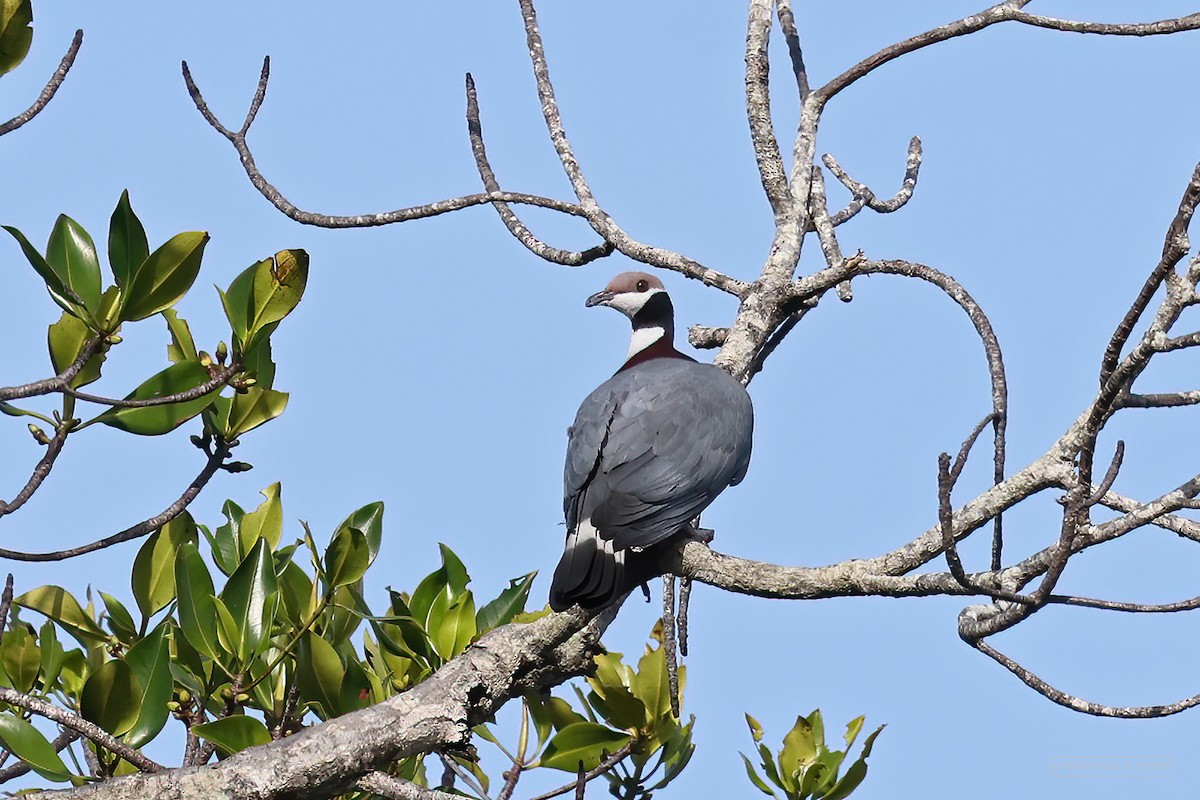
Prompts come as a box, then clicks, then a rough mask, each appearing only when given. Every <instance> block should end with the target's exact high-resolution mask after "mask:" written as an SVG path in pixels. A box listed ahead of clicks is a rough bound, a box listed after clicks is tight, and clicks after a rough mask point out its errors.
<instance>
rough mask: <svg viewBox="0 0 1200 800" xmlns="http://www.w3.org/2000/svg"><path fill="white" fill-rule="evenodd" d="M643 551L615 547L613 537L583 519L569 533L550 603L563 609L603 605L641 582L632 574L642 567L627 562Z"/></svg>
mask: <svg viewBox="0 0 1200 800" xmlns="http://www.w3.org/2000/svg"><path fill="white" fill-rule="evenodd" d="M640 555H641V554H640V553H633V552H630V551H627V550H614V549H613V543H612V540H611V539H605V538H604V537H602V536H601V535H600V532H599V531H597V530H596V529H595V528H594V527H592V524H591V522H590V521H589V520H584V521H582V522H580V524H579V526H578V527H577V528H576V529H575V530H574V531H572V532H571V533H570V534H569V535H568V536H567V546H566V549H565V550H564V551H563V556H562V560H561V561H559V562H558V567H557V568H556V569H555V570H554V579H553V581H551V584H550V607H551V608H552V609H554V610H555V611H563V610H565V609H568V608H570V607H571V606H573V605H575V604H576V603H578V604H579V605H581V606H583V607H584V608H586V609H588V610H592V609H597V608H603V607H604V606H606V605H608V604H609V603H611V602H613V601H614V600H616V599H617V598H618V597H620V596H621V595H623V594H625V593H626V592H628V591H629V590H630V589H632V588H633V587H634V586H636V585H637V584H638V583H641V580H636V579H635V575H633V574H631V572H632V573H640V572H641V570H637V569H635V570H632V571H631V570H629V569H628V568H627V566H626V561H627V560H628V559H630V558H631V557H632V558H634V560H638V559H637V556H640ZM643 580H644V579H643Z"/></svg>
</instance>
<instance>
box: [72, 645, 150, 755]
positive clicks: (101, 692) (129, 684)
mask: <svg viewBox="0 0 1200 800" xmlns="http://www.w3.org/2000/svg"><path fill="white" fill-rule="evenodd" d="M141 697H142V687H141V686H140V685H139V684H138V680H137V678H136V677H134V674H133V670H132V669H130V668H129V665H128V664H127V663H125V662H124V661H120V660H113V661H105V662H104V663H103V664H101V665H100V668H99V669H97V670H96V671H95V672H93V673H92V675H91V677H90V678H88V679H87V683H85V684H84V685H83V693H82V694H81V695H80V698H79V713H80V714H82V715H83V718H84V719H86V720H87V721H89V722H94V723H96V724H97V725H99V726H100V727H101V728H104V730H106V731H108V732H109V733H111V734H113V735H114V736H120V735H121V734H122V733H125V732H126V731H128V730H129V729H130V728H132V727H133V724H134V723H135V722H137V718H138V714H139V713H140V712H141V702H140V699H141Z"/></svg>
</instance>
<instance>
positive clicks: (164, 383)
mask: <svg viewBox="0 0 1200 800" xmlns="http://www.w3.org/2000/svg"><path fill="white" fill-rule="evenodd" d="M209 378H210V376H209V374H208V370H207V369H205V368H204V366H203V365H201V363H200V362H199V361H181V362H179V363H178V364H172V365H171V366H169V367H167V368H166V369H164V370H163V371H162V372H160V373H158V374H157V375H155V376H154V377H152V378H150V379H149V380H148V381H146V382H145V383H143V384H142V385H141V386H139V387H137V388H136V389H134V390H133V392H131V393H130V394H129V395H128V396H126V398H125V399H126V400H148V399H150V398H154V397H166V396H168V395H174V394H179V393H181V392H186V391H187V390H189V389H194V388H196V387H197V386H200V385H201V384H203V383H205V382H206V381H208V380H209ZM217 388H219V387H217ZM215 391H217V389H213V390H211V391H209V392H208V393H207V394H204V395H202V396H200V397H198V398H195V399H194V400H185V401H183V402H179V403H166V404H163V405H158V406H144V407H140V408H117V407H114V408H110V409H109V410H108V411H105V412H104V413H103V414H101V415H100V416H99V417H97V418H96V421H97V422H101V423H104V424H105V425H109V426H111V427H113V428H118V429H120V430H123V431H127V432H129V433H136V434H138V435H140V436H159V435H161V434H164V433H168V432H170V431H173V430H175V429H176V428H177V427H179V426H180V425H182V424H183V423H185V422H187V421H188V420H189V419H191V418H192V417H194V416H196V415H197V414H199V413H200V412H201V411H203V410H204V408H205V407H206V406H208V405H209V404H210V403H211V402H212V400H213V395H214V392H215Z"/></svg>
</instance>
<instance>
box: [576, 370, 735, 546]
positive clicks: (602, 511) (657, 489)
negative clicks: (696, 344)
mask: <svg viewBox="0 0 1200 800" xmlns="http://www.w3.org/2000/svg"><path fill="white" fill-rule="evenodd" d="M753 424H754V423H753V410H752V408H751V404H750V398H749V396H748V395H747V394H746V391H745V389H743V388H742V386H741V384H739V383H738V382H737V381H735V380H734V379H733V378H731V377H730V376H729V375H728V374H727V373H725V372H724V371H723V370H721V369H719V368H717V367H714V366H712V365H709V364H698V363H695V362H691V361H683V360H676V359H670V360H667V359H655V360H652V361H647V362H645V363H643V364H640V365H638V366H636V367H633V368H632V369H629V370H626V371H624V372H621V373H618V374H617V375H615V376H613V377H612V378H611V379H609V380H608V381H606V382H605V383H604V384H602V385H601V386H600V387H598V388H597V389H596V390H595V391H594V392H592V394H591V395H589V396H588V397H587V399H586V400H584V402H583V405H582V406H581V407H580V409H579V413H578V414H577V416H576V419H575V424H574V425H573V426H572V427H571V433H570V441H569V443H568V447H567V461H566V469H565V473H564V484H565V485H564V490H565V491H564V511H565V513H566V518H567V530H568V532H570V531H573V530H574V529H575V527H576V525H577V523H578V522H579V521H580V520H583V519H591V521H592V524H593V525H594V526H595V527H596V528H597V529H598V531H599V532H600V535H601V536H602V537H603V538H605V539H608V540H611V541H612V545H613V548H614V549H615V550H624V549H626V548H629V547H639V548H640V547H647V546H649V545H651V544H654V543H655V542H658V541H661V540H663V539H665V538H667V537H668V536H671V535H672V534H674V533H676V532H677V531H678V530H679V529H680V528H681V527H683V526H684V525H685V524H687V522H688V521H689V520H690V519H692V518H693V517H695V516H696V515H697V514H699V513H700V512H701V511H702V510H703V509H704V508H705V507H707V506H708V504H709V503H711V502H712V501H713V499H714V498H715V497H716V496H717V495H718V494H720V492H721V491H722V490H724V489H725V487H726V486H729V485H730V484H732V483H736V482H738V481H740V480H741V479H742V477H743V476H744V475H745V474H746V469H747V467H748V465H749V462H750V445H751V436H752V431H753Z"/></svg>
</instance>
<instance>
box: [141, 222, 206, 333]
mask: <svg viewBox="0 0 1200 800" xmlns="http://www.w3.org/2000/svg"><path fill="white" fill-rule="evenodd" d="M206 244H208V234H207V233H204V232H202V231H188V232H187V233H179V234H176V235H175V236H172V237H171V238H170V239H169V240H168V241H167V243H166V244H164V245H162V246H161V247H159V248H158V249H157V250H155V251H154V252H153V253H151V254H150V255H149V256H147V257H146V259H145V260H144V261H142V263H141V264H139V265H138V266H137V267H136V268H135V269H134V270H133V271H132V273H131V274H130V276H129V282H128V284H127V285H126V286H125V287H124V289H125V290H124V291H123V292H122V295H123V297H122V303H121V319H123V320H129V321H134V320H139V319H145V318H146V317H149V316H151V315H153V314H157V313H158V312H160V311H162V310H163V309H165V308H170V307H171V306H173V305H175V303H176V302H178V301H179V299H180V298H181V297H183V296H184V295H185V294H187V291H188V289H190V288H192V283H193V282H195V280H196V275H197V274H198V273H199V272H200V260H201V259H202V258H203V257H204V246H205V245H206Z"/></svg>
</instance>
